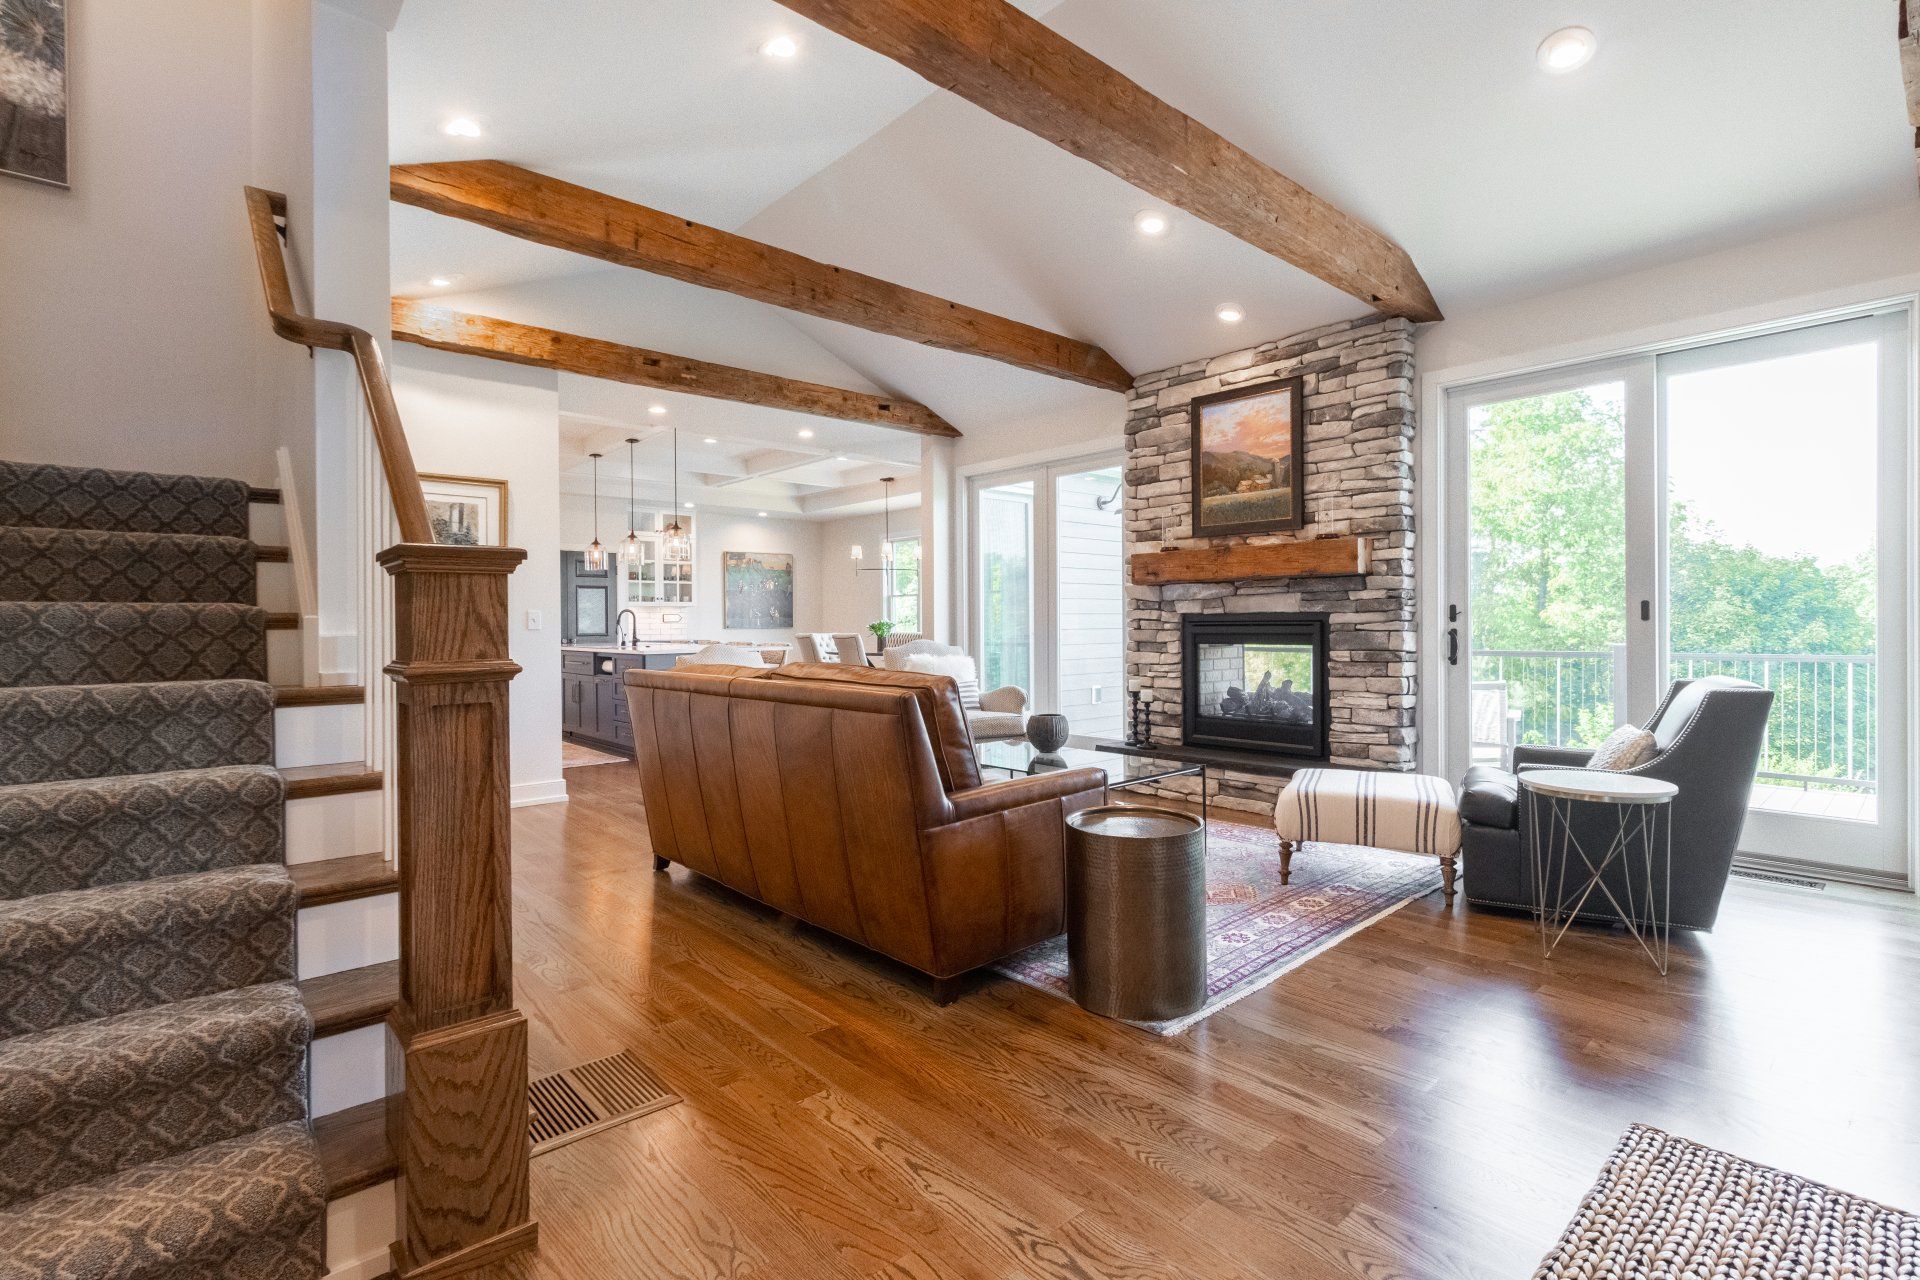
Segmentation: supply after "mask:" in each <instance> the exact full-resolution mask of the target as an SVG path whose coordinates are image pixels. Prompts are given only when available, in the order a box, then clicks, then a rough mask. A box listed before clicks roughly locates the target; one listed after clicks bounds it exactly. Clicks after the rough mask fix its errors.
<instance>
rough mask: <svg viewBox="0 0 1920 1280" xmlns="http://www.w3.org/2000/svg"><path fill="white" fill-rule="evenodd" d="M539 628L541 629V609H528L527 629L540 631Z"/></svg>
mask: <svg viewBox="0 0 1920 1280" xmlns="http://www.w3.org/2000/svg"><path fill="white" fill-rule="evenodd" d="M539 629H540V611H539V610H538V609H529V610H527V630H529V631H538V630H539Z"/></svg>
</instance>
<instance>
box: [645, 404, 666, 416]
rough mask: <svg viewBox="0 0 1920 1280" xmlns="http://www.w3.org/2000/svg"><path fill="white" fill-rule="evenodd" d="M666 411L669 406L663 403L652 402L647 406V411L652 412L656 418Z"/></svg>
mask: <svg viewBox="0 0 1920 1280" xmlns="http://www.w3.org/2000/svg"><path fill="white" fill-rule="evenodd" d="M666 411H667V406H665V405H663V404H650V405H648V406H647V412H648V413H650V414H652V415H653V416H654V417H656V418H657V417H659V416H660V415H661V414H663V413H665V412H666Z"/></svg>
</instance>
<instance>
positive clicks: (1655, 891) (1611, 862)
mask: <svg viewBox="0 0 1920 1280" xmlns="http://www.w3.org/2000/svg"><path fill="white" fill-rule="evenodd" d="M1520 789H1521V791H1523V792H1525V793H1526V803H1527V825H1528V827H1529V828H1530V832H1529V836H1528V840H1527V844H1528V849H1527V854H1528V862H1529V867H1528V869H1529V870H1530V871H1531V873H1532V876H1533V915H1534V919H1535V921H1536V922H1537V923H1538V924H1539V927H1540V945H1541V952H1542V954H1543V955H1548V956H1551V955H1552V954H1553V949H1554V948H1555V947H1556V946H1558V945H1559V943H1560V939H1562V938H1564V937H1565V936H1566V934H1567V930H1568V929H1569V928H1570V927H1572V925H1573V921H1574V918H1575V917H1576V916H1578V915H1579V914H1580V909H1581V908H1582V907H1584V906H1586V904H1587V899H1589V898H1591V897H1592V896H1593V891H1594V890H1595V889H1598V890H1599V891H1600V893H1601V895H1602V896H1604V897H1605V898H1606V900H1607V901H1608V902H1609V903H1611V904H1612V905H1613V909H1614V911H1615V912H1616V913H1617V914H1618V915H1619V917H1620V923H1622V924H1624V925H1625V926H1626V927H1627V932H1628V933H1630V934H1632V935H1633V937H1634V940H1635V941H1637V942H1638V943H1639V944H1640V947H1641V950H1643V951H1645V952H1646V953H1647V957H1648V958H1649V959H1650V960H1652V961H1653V963H1654V967H1656V968H1657V969H1659V970H1660V972H1661V973H1663V974H1664V973H1665V972H1666V971H1667V941H1668V938H1669V937H1670V936H1671V935H1672V932H1673V927H1672V923H1671V922H1672V919H1673V811H1672V808H1671V805H1672V803H1673V798H1674V797H1675V796H1677V795H1679V794H1680V788H1679V787H1676V786H1675V785H1673V783H1671V782H1663V781H1661V780H1660V779H1658V778H1642V777H1639V776H1638V775H1636V774H1631V773H1609V772H1607V771H1605V770H1601V769H1529V770H1527V771H1525V772H1523V773H1522V774H1521V775H1520ZM1582 804H1589V805H1600V806H1602V807H1603V808H1610V809H1612V810H1613V815H1614V819H1615V821H1614V823H1612V824H1610V825H1611V826H1612V828H1613V835H1612V837H1611V838H1610V839H1609V840H1608V841H1607V847H1606V849H1604V850H1600V849H1594V850H1588V849H1586V848H1583V847H1582V846H1581V844H1580V841H1579V840H1578V839H1577V838H1576V837H1575V836H1574V834H1573V817H1574V806H1576V805H1582ZM1543 809H1544V810H1545V812H1544V813H1542V810H1543ZM1662 818H1665V819H1666V821H1665V822H1662V821H1661V819H1662ZM1662 828H1664V829H1665V833H1664V839H1663V838H1662ZM1589 838H1590V839H1591V836H1589ZM1596 843H1597V842H1596ZM1576 859H1577V862H1576ZM1610 872H1611V873H1612V874H1611V875H1610V874H1609V873H1610ZM1609 881H1611V882H1612V883H1611V884H1609ZM1616 888H1617V889H1618V890H1619V893H1618V894H1616V893H1615V892H1614V890H1615V889H1616ZM1622 898H1625V899H1626V901H1624V902H1622V901H1621V899H1622Z"/></svg>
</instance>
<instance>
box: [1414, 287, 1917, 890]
mask: <svg viewBox="0 0 1920 1280" xmlns="http://www.w3.org/2000/svg"><path fill="white" fill-rule="evenodd" d="M1910 350H1911V348H1910V345H1909V339H1908V336H1907V317H1906V313H1905V312H1904V311H1898V312H1889V313H1886V314H1879V315H1869V316H1862V317H1859V318H1855V319H1848V320H1843V321H1835V322H1829V323H1821V324H1814V325H1807V326H1803V327H1799V328H1794V329H1789V330H1785V331H1781V332H1776V333H1769V334H1765V335H1762V336H1757V337H1752V338H1743V339H1739V340H1734V341H1726V342H1716V343H1711V344H1702V345H1699V346H1694V347H1690V348H1686V349H1682V350H1675V351H1669V352H1664V353H1659V354H1654V355H1647V356H1640V357H1634V358H1632V359H1627V360H1621V361H1615V362H1610V363H1607V364H1597V365H1588V366H1583V367H1580V368H1577V369H1571V370H1565V371H1560V372H1557V373H1552V374H1548V375H1545V376H1541V377H1535V378H1530V379H1526V380H1516V381H1511V382H1507V383H1503V384H1498V385H1490V386H1486V387H1481V388H1475V389H1474V390H1472V391H1471V392H1467V393H1456V394H1455V395H1454V396H1452V397H1451V399H1450V403H1449V430H1450V433H1451V434H1450V437H1449V440H1450V445H1451V446H1452V448H1451V451H1450V452H1451V463H1452V468H1453V472H1452V475H1451V477H1450V481H1449V486H1448V488H1449V492H1450V493H1456V494H1464V495H1465V501H1464V502H1462V503H1455V504H1452V505H1451V506H1450V508H1449V512H1450V517H1451V523H1452V526H1453V527H1452V529H1451V530H1450V532H1451V534H1452V538H1451V540H1450V544H1449V545H1450V547H1451V548H1452V553H1451V560H1452V564H1451V566H1450V569H1449V584H1450V585H1449V587H1448V592H1447V598H1446V603H1445V604H1444V605H1443V606H1442V607H1443V608H1447V609H1451V610H1456V611H1457V614H1456V615H1455V616H1451V617H1449V618H1448V620H1447V627H1448V632H1447V634H1448V635H1449V636H1450V637H1451V639H1450V642H1449V643H1450V644H1451V645H1452V646H1454V655H1453V656H1454V661H1452V662H1451V663H1450V664H1449V665H1448V667H1447V674H1448V698H1447V705H1448V708H1449V712H1448V720H1449V724H1448V725H1447V747H1448V751H1447V756H1448V763H1449V765H1450V767H1452V768H1453V769H1454V770H1456V771H1457V770H1460V769H1463V768H1464V767H1465V765H1466V764H1467V763H1469V762H1473V761H1491V760H1498V759H1501V758H1503V757H1504V755H1505V753H1506V752H1507V751H1508V750H1509V749H1510V748H1511V746H1512V745H1513V744H1515V743H1520V742H1524V743H1545V744H1549V745H1563V746H1592V745H1594V744H1595V743H1596V742H1598V741H1599V740H1600V739H1601V738H1603V737H1605V736H1606V734H1607V733H1608V732H1610V731H1611V730H1612V728H1613V727H1614V726H1615V725H1616V724H1619V723H1625V722H1628V721H1632V722H1634V723H1640V724H1644V723H1645V722H1646V720H1647V719H1648V718H1649V717H1650V716H1651V715H1652V714H1653V711H1654V709H1655V708H1656V707H1657V705H1658V700H1659V698H1660V696H1661V694H1662V693H1663V692H1664V690H1665V689H1666V687H1667V686H1668V684H1669V683H1670V682H1671V681H1673V680H1675V679H1683V678H1688V677H1697V676H1706V675H1732V676H1737V677H1740V678H1742V679H1746V680H1751V681H1753V682H1754V683H1756V684H1760V685H1763V686H1765V687H1766V688H1769V689H1771V690H1773V693H1774V703H1773V710H1772V714H1771V717H1770V720H1769V724H1768V732H1767V738H1766V743H1765V746H1764V748H1763V752H1762V759H1761V762H1760V771H1759V776H1758V778H1757V779H1756V785H1755V788H1754V792H1753V800H1752V805H1751V808H1750V812H1749V817H1748V821H1747V824H1746V829H1745V831H1744V833H1743V836H1742V842H1741V848H1742V850H1743V852H1746V853H1748V854H1750V855H1755V856H1759V857H1763V858H1768V859H1772V860H1776V861H1779V862H1783V863H1801V864H1810V865H1816V866H1820V867H1826V868H1830V869H1833V870H1836V871H1841V872H1847V873H1854V874H1858V875H1861V876H1864V877H1866V878H1870V879H1882V878H1884V879H1897V878H1900V877H1902V876H1904V875H1905V874H1906V872H1907V866H1908V862H1907V853H1906V847H1905V835H1906V825H1907V824H1906V768H1905V761H1906V757H1907V750H1906V747H1907V714H1906V692H1905V685H1906V681H1905V666H1906V656H1905V655H1906V654H1907V651H1908V650H1907V632H1906V619H1905V610H1906V594H1907V593H1906V587H1905V564H1906V528H1907V521H1908V509H1909V502H1910V494H1909V492H1908V484H1907V481H1906V477H1907V475H1908V445H1907V440H1906V424H1907V384H1908V377H1909V372H1908V366H1909V359H1910V355H1909V353H1910Z"/></svg>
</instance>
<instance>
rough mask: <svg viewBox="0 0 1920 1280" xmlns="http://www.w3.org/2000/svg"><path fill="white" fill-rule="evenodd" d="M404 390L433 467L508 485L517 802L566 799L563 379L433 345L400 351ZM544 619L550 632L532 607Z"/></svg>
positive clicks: (411, 435)
mask: <svg viewBox="0 0 1920 1280" xmlns="http://www.w3.org/2000/svg"><path fill="white" fill-rule="evenodd" d="M393 383H394V387H393V393H394V398H395V399H396V400H398V401H399V404H400V417H401V420H402V421H404V422H405V423H406V424H407V437H408V439H409V440H410V441H411V442H412V444H413V456H414V462H415V464H416V465H417V466H418V467H419V468H420V470H421V471H422V472H438V473H440V474H443V475H460V476H479V477H484V478H486V479H489V480H505V481H506V482H507V541H508V543H509V544H510V545H512V546H516V547H521V548H524V549H525V550H526V552H527V560H526V563H525V564H523V565H521V566H520V567H519V568H518V569H517V570H515V571H514V574H513V576H512V577H511V578H509V579H508V580H507V612H508V620H509V627H508V633H507V634H508V646H507V651H508V654H509V656H511V657H512V658H513V660H514V661H515V662H517V663H519V664H520V667H521V672H520V674H519V675H518V676H515V677H514V680H513V683H512V684H511V685H509V686H508V688H509V690H510V695H509V698H510V712H509V714H510V715H511V717H512V738H513V800H514V803H515V804H516V805H522V804H540V803H545V802H548V801H552V800H564V799H565V798H566V794H567V789H566V784H565V782H563V781H562V780H561V775H560V616H559V612H558V607H559V601H560V558H559V554H558V549H559V546H560V500H559V499H560V391H559V386H558V382H557V375H555V374H554V373H552V372H551V371H550V370H546V369H529V368H525V367H523V366H520V365H515V364H506V363H504V362H502V361H498V360H482V359H480V358H478V357H475V356H460V355H452V354H450V353H448V352H444V351H433V350H429V349H428V348H425V347H415V346H402V347H400V349H399V350H397V351H395V352H394V360H393ZM529 610H537V611H539V614H540V620H541V625H540V629H539V630H531V629H529V627H528V626H527V613H528V611H529Z"/></svg>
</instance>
